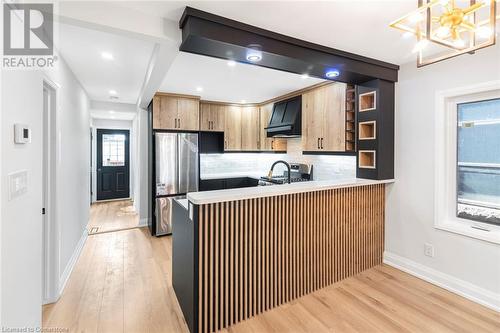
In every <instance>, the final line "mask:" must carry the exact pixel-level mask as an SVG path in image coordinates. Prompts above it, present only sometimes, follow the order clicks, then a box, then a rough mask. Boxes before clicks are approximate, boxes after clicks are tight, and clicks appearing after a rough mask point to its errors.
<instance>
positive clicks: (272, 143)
mask: <svg viewBox="0 0 500 333" xmlns="http://www.w3.org/2000/svg"><path fill="white" fill-rule="evenodd" d="M271 149H272V150H274V140H271Z"/></svg>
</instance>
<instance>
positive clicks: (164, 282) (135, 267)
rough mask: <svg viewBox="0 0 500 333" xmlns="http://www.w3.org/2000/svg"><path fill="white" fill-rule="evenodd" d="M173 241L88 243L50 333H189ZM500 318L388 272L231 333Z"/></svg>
mask: <svg viewBox="0 0 500 333" xmlns="http://www.w3.org/2000/svg"><path fill="white" fill-rule="evenodd" d="M171 246H172V238H171V237H170V236H167V237H160V238H156V237H151V236H150V235H149V231H148V230H147V229H146V228H135V229H131V230H124V231H118V232H110V233H103V234H98V235H91V236H89V238H88V240H87V243H86V245H85V248H84V250H83V253H82V255H81V257H80V259H79V261H78V263H77V265H76V267H75V269H74V271H73V273H72V274H71V277H70V279H69V281H68V285H67V286H66V289H65V290H64V293H63V295H62V297H61V299H60V300H59V301H58V302H57V303H55V304H50V305H46V306H45V307H44V311H43V326H44V328H49V327H59V328H68V329H69V332H113V333H114V332H188V328H187V326H186V324H185V322H184V318H183V316H182V313H181V310H180V308H179V305H178V303H177V299H176V297H175V294H174V291H173V289H172V285H171ZM499 326H500V317H499V315H498V314H497V313H495V312H494V311H492V310H489V309H487V308H485V307H483V306H481V305H478V304H476V303H473V302H471V301H469V300H466V299H465V298H462V297H460V296H457V295H455V294H452V293H450V292H448V291H446V290H444V289H441V288H439V287H436V286H434V285H431V284H429V283H427V282H424V281H422V280H420V279H417V278H415V277H413V276H410V275H408V274H406V273H403V272H401V271H399V270H396V269H394V268H391V267H389V266H386V265H382V266H377V267H375V268H373V269H370V270H367V271H365V272H363V273H361V274H359V275H357V276H354V277H351V278H348V279H345V280H343V281H342V282H339V283H337V284H335V285H333V286H330V287H327V288H324V289H322V290H319V291H317V292H314V293H312V294H310V295H307V296H305V297H302V298H300V299H298V300H295V301H292V302H291V303H288V304H285V305H283V306H280V307H278V308H276V309H273V310H271V311H268V312H266V313H264V314H262V315H259V316H256V317H253V318H251V319H250V320H247V321H244V322H241V323H239V324H237V325H234V326H233V327H231V328H229V329H228V330H224V331H226V332H331V331H335V332H495V331H497V330H498V327H499Z"/></svg>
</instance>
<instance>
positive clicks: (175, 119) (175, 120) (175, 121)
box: [174, 118, 177, 128]
mask: <svg viewBox="0 0 500 333" xmlns="http://www.w3.org/2000/svg"><path fill="white" fill-rule="evenodd" d="M174 123H175V125H174V128H177V118H174Z"/></svg>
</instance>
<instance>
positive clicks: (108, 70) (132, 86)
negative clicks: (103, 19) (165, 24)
mask: <svg viewBox="0 0 500 333" xmlns="http://www.w3.org/2000/svg"><path fill="white" fill-rule="evenodd" d="M153 47H154V43H153V42H151V41H144V40H140V39H133V38H129V37H124V36H122V35H117V34H112V33H107V32H103V31H98V30H91V29H87V28H82V27H78V26H74V25H69V24H59V43H58V45H57V48H58V50H59V52H60V53H61V55H62V57H63V58H64V59H65V60H66V62H67V63H68V65H69V67H70V68H71V70H72V71H73V72H74V73H75V75H76V77H77V78H78V80H79V81H80V83H81V84H82V85H83V87H84V89H85V90H86V91H87V93H88V95H89V98H90V99H91V100H97V101H116V102H121V103H133V104H135V103H137V99H138V97H139V93H140V90H141V86H142V84H143V82H144V78H145V77H146V70H147V67H148V64H149V60H150V58H151V55H152V52H153ZM102 52H109V53H111V54H112V55H113V57H114V60H105V59H103V58H102V57H101V53H102ZM110 90H115V91H116V93H117V94H116V96H118V97H119V98H118V99H117V100H111V99H110V98H109V96H110V94H109V91H110Z"/></svg>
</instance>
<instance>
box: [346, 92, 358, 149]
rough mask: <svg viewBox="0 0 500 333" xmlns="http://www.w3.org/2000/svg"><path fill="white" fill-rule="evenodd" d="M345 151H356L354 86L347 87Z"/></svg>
mask: <svg viewBox="0 0 500 333" xmlns="http://www.w3.org/2000/svg"><path fill="white" fill-rule="evenodd" d="M345 150H346V151H347V152H355V151H356V86H354V85H353V84H348V85H346V100H345Z"/></svg>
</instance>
